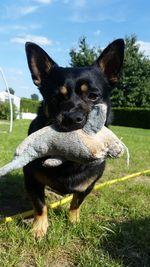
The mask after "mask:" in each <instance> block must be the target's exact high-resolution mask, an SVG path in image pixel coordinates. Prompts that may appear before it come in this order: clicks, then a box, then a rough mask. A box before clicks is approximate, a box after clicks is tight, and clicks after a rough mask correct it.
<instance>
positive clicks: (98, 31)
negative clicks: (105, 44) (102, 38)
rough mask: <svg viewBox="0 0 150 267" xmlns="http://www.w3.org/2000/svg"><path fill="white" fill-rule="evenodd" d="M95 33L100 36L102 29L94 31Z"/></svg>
mask: <svg viewBox="0 0 150 267" xmlns="http://www.w3.org/2000/svg"><path fill="white" fill-rule="evenodd" d="M93 34H94V35H95V36H99V35H100V34H101V31H100V30H97V31H95V32H93Z"/></svg>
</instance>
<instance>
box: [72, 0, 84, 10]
mask: <svg viewBox="0 0 150 267" xmlns="http://www.w3.org/2000/svg"><path fill="white" fill-rule="evenodd" d="M73 5H74V7H75V8H80V7H85V5H86V0H76V1H73Z"/></svg>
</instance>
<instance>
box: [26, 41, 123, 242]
mask: <svg viewBox="0 0 150 267" xmlns="http://www.w3.org/2000/svg"><path fill="white" fill-rule="evenodd" d="M26 54H27V59H28V65H29V69H30V71H31V75H32V79H33V82H34V84H35V85H36V86H37V87H38V88H39V90H40V92H41V94H42V96H43V102H42V105H41V107H40V108H39V111H38V115H37V117H36V119H35V120H33V121H32V123H31V125H30V128H29V134H31V133H32V132H34V131H36V130H38V129H40V128H42V127H44V126H46V125H49V124H52V123H53V124H55V126H56V128H58V130H61V131H72V130H76V129H80V128H82V127H83V126H84V125H85V123H86V120H87V116H88V114H89V112H90V111H91V110H92V109H93V107H94V105H95V104H97V103H105V105H107V122H108V119H109V114H110V93H111V89H112V87H113V86H114V85H115V83H116V82H117V81H118V78H119V72H120V69H121V67H122V62H123V56H124V41H123V40H122V39H117V40H115V41H114V42H112V43H111V44H110V45H108V47H107V48H106V49H104V51H103V52H102V54H101V55H100V57H99V58H98V59H97V60H96V61H95V62H94V63H93V65H91V66H85V67H81V68H62V67H59V66H58V65H57V64H56V63H55V62H54V61H53V60H52V59H51V58H50V57H49V56H48V55H47V53H46V52H45V51H44V50H43V49H42V48H40V47H39V46H38V45H36V44H34V43H30V42H29V43H27V44H26ZM44 160H45V159H38V160H35V161H33V162H32V163H30V164H28V165H27V166H26V167H24V176H25V185H26V188H27V192H28V193H29V195H30V198H31V201H32V204H33V208H34V212H35V213H34V215H35V219H34V224H33V232H34V235H35V236H36V237H37V238H38V237H42V236H43V235H44V234H45V233H46V231H47V227H48V220H47V207H46V204H45V198H44V188H45V186H46V185H48V186H49V187H50V188H51V190H53V191H55V192H58V193H59V194H61V195H64V194H68V193H73V200H72V202H71V205H70V210H69V220H70V221H71V222H77V221H79V207H80V205H81V203H82V202H83V200H84V198H85V197H86V196H87V195H88V194H89V193H90V191H91V190H92V188H93V186H94V184H95V182H96V181H97V180H98V179H99V178H100V177H101V176H102V174H103V171H104V168H105V163H102V164H100V165H99V166H97V167H95V166H93V165H92V164H78V163H74V162H71V161H66V162H64V163H63V164H62V165H60V166H58V167H53V168H47V167H44V166H43V164H42V163H43V161H44Z"/></svg>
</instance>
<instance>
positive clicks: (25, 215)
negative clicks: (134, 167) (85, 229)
mask: <svg viewBox="0 0 150 267" xmlns="http://www.w3.org/2000/svg"><path fill="white" fill-rule="evenodd" d="M147 173H150V170H145V171H141V172H136V173H133V174H129V175H127V176H124V177H121V178H117V179H113V180H110V181H106V182H104V183H100V184H96V185H95V186H94V191H96V190H99V189H100V188H102V187H104V186H107V185H112V184H115V183H120V182H123V181H125V180H128V179H131V178H134V177H137V176H140V175H143V174H147ZM72 197H73V196H72V195H70V196H67V197H64V198H62V199H61V200H59V201H56V202H53V203H50V204H48V208H51V209H54V208H57V207H58V206H62V205H64V204H66V203H68V202H70V201H71V200H72ZM32 215H33V210H29V211H25V212H23V213H20V214H17V215H14V216H12V217H5V218H3V219H2V222H11V221H12V220H13V219H15V218H28V217H30V216H32Z"/></svg>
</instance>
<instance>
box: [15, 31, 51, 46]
mask: <svg viewBox="0 0 150 267" xmlns="http://www.w3.org/2000/svg"><path fill="white" fill-rule="evenodd" d="M11 42H12V43H19V44H24V43H25V42H34V43H37V44H39V45H53V41H52V40H49V39H48V38H47V37H44V36H38V35H29V34H28V35H23V36H18V37H14V38H12V39H11Z"/></svg>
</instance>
